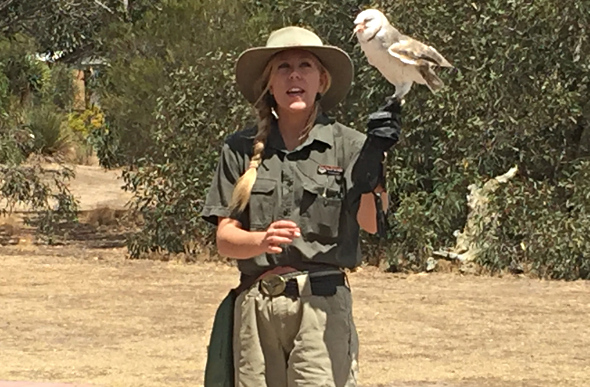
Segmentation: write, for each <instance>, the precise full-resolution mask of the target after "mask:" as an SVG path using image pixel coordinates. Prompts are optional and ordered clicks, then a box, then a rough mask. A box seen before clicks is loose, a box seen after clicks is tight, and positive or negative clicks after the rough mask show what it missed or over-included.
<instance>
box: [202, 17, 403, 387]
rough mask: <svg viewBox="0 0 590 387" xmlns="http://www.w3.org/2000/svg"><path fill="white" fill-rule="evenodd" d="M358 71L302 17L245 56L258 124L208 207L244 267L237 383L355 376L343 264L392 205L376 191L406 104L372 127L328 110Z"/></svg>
mask: <svg viewBox="0 0 590 387" xmlns="http://www.w3.org/2000/svg"><path fill="white" fill-rule="evenodd" d="M352 77H353V66H352V62H351V60H350V58H349V56H348V55H347V54H346V53H345V52H344V51H342V50H340V49H339V48H336V47H332V46H324V45H322V42H321V40H320V38H319V37H318V36H316V35H315V34H314V33H312V32H310V31H308V30H306V29H303V28H298V27H286V28H283V29H280V30H277V31H275V32H273V33H272V34H271V35H270V37H269V39H268V41H267V44H266V47H257V48H252V49H249V50H246V51H245V52H244V53H242V55H241V56H240V58H239V59H238V61H237V64H236V80H237V84H238V87H239V89H240V91H241V92H242V94H243V95H244V96H245V97H246V99H247V100H248V101H249V102H251V103H252V104H253V105H254V107H255V110H256V113H257V118H258V120H257V125H256V126H254V127H252V128H247V129H245V130H242V131H239V132H237V133H235V134H233V135H231V136H229V137H228V138H227V139H226V142H225V144H224V147H223V150H222V152H221V157H220V161H219V165H218V168H217V172H216V175H215V177H214V179H213V183H212V185H211V188H210V190H209V192H208V196H207V199H206V203H205V206H204V210H203V214H202V215H203V217H204V218H205V219H206V220H208V221H210V222H212V223H214V224H216V225H217V234H216V236H217V248H218V251H219V253H220V254H221V255H224V256H227V257H231V258H235V259H237V263H238V268H239V270H240V272H241V285H240V287H239V290H240V291H241V293H240V294H239V295H238V297H237V299H236V302H235V314H234V327H233V332H234V334H233V351H234V357H233V358H234V368H235V384H236V385H237V386H243V387H260V386H277V387H280V386H281V387H282V386H355V385H356V374H357V363H356V360H357V353H358V345H357V334H356V330H355V327H354V323H353V319H352V300H351V295H350V289H349V287H348V285H347V282H346V280H345V275H344V272H343V269H344V268H354V267H356V266H358V265H359V264H360V263H361V255H360V249H359V226H360V227H362V228H363V229H365V230H366V231H368V232H371V233H374V232H376V231H377V228H378V224H377V223H378V222H377V218H378V216H377V215H378V213H380V212H381V213H382V211H383V209H385V208H386V206H387V202H386V200H384V203H383V204H382V205H383V207H384V208H383V209H380V211H377V207H376V203H381V202H380V201H376V200H375V199H374V195H378V193H380V192H382V191H383V187H382V186H383V185H382V184H380V178H381V177H382V161H383V159H384V151H386V150H387V148H389V147H390V146H392V145H393V144H394V143H395V142H396V141H397V136H398V133H399V104H397V103H390V104H389V105H388V108H387V109H386V110H383V111H380V112H377V113H375V114H376V115H375V114H374V115H372V116H371V117H370V123H369V132H368V134H369V136H365V135H364V134H362V133H360V132H357V131H354V130H352V129H349V128H347V127H345V126H343V125H341V124H339V123H337V122H335V121H333V120H331V119H329V118H328V117H327V116H326V115H325V114H324V112H325V111H327V110H328V109H330V108H332V107H334V106H335V105H336V104H337V103H338V102H339V101H340V100H342V99H343V98H344V96H345V95H346V93H347V92H348V90H349V88H350V84H351V81H352ZM392 107H393V108H392ZM372 132H374V133H373V134H375V135H372ZM377 137H380V139H378V138H377ZM372 192H373V193H372ZM377 197H378V196H377Z"/></svg>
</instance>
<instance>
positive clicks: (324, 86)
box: [319, 70, 329, 94]
mask: <svg viewBox="0 0 590 387" xmlns="http://www.w3.org/2000/svg"><path fill="white" fill-rule="evenodd" d="M328 83H329V81H328V75H327V74H326V71H325V70H324V71H322V73H321V74H320V89H319V92H320V93H321V94H326V91H328Z"/></svg>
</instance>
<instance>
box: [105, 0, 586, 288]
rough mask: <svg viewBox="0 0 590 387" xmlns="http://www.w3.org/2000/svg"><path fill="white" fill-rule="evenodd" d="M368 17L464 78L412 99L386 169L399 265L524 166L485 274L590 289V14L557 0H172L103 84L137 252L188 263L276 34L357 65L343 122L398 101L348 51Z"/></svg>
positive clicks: (490, 246)
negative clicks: (381, 18)
mask: <svg viewBox="0 0 590 387" xmlns="http://www.w3.org/2000/svg"><path fill="white" fill-rule="evenodd" d="M369 6H376V7H378V8H380V9H382V10H384V11H386V13H387V15H388V17H389V19H390V21H391V22H392V23H393V24H394V25H395V26H396V27H398V28H399V29H400V30H401V31H402V32H403V33H406V34H408V35H411V36H413V37H415V38H417V39H419V40H422V41H424V42H427V43H429V44H431V45H433V46H435V47H437V48H438V49H439V50H440V51H441V53H442V54H443V55H444V56H445V57H446V58H447V59H449V60H450V61H451V62H452V63H453V64H454V65H455V67H456V69H454V70H451V71H439V73H440V76H441V78H442V79H443V80H444V81H445V83H446V84H447V87H446V88H444V89H443V90H442V91H441V92H439V93H438V94H436V95H432V94H431V93H430V92H429V91H428V90H427V89H426V88H425V87H423V86H414V88H413V90H412V91H411V93H410V94H409V95H408V97H407V104H406V105H405V107H404V124H403V126H404V133H403V138H402V140H401V141H400V143H399V144H398V145H397V146H396V148H395V149H394V150H393V151H392V152H390V156H389V157H390V160H389V182H388V186H389V187H388V188H389V192H390V193H391V194H392V199H393V200H392V208H393V210H394V211H393V212H394V213H393V215H391V219H390V220H391V222H392V223H393V224H394V228H393V229H392V231H391V233H390V235H389V236H388V237H387V240H386V241H385V244H386V245H387V246H388V247H387V249H386V250H387V254H388V255H389V258H390V260H391V261H392V263H393V264H394V265H395V266H396V267H398V268H400V269H403V265H404V262H406V263H405V265H407V267H408V268H410V269H412V270H421V269H422V268H423V267H424V262H425V260H426V259H427V258H428V257H429V255H430V253H431V252H432V250H435V249H440V248H444V247H449V246H451V245H453V244H454V237H453V232H454V231H455V230H458V229H461V228H462V226H463V225H464V223H465V219H466V215H467V212H466V211H467V203H466V194H467V191H468V189H467V187H468V185H469V184H473V183H476V184H477V183H481V182H483V181H485V180H487V179H489V178H491V177H493V176H497V175H500V174H503V173H504V172H505V171H506V170H508V168H510V167H511V166H513V165H515V164H516V165H518V167H519V170H520V171H521V172H520V173H521V175H520V176H519V177H518V179H515V180H513V183H509V184H508V185H507V187H508V188H503V190H501V191H499V192H497V193H496V197H495V198H494V200H493V201H492V202H493V205H495V206H497V208H496V209H497V212H498V213H501V214H504V210H505V208H504V207H507V206H508V207H510V208H509V209H508V214H507V215H506V214H504V215H502V216H498V217H497V219H496V220H495V223H493V224H494V225H495V226H494V227H495V228H493V230H492V229H490V230H489V233H488V235H486V238H489V240H486V241H485V243H486V246H487V247H486V249H484V255H483V257H482V259H481V262H480V263H481V264H483V265H485V266H487V267H489V268H490V269H492V270H503V269H504V268H506V267H507V266H508V265H510V264H511V263H512V262H513V261H514V260H516V261H522V262H523V263H525V264H526V263H530V265H531V269H532V270H535V272H537V273H538V274H539V275H541V276H547V277H555V278H568V279H570V278H578V277H586V276H587V274H585V273H587V266H584V265H587V263H584V262H586V261H587V256H588V245H587V244H585V242H583V241H584V238H583V237H584V235H587V231H588V228H587V224H586V221H585V217H584V216H585V215H586V214H585V212H584V211H582V210H580V209H579V208H581V207H580V206H582V204H583V203H586V202H584V201H582V199H581V198H580V195H581V194H580V192H582V191H576V189H574V188H572V187H574V186H578V185H579V186H584V185H583V181H580V180H583V176H585V174H586V173H587V172H585V171H587V164H585V163H587V160H588V156H590V129H589V128H588V122H589V120H590V113H589V112H590V102H589V98H588V95H589V94H590V90H589V86H590V39H589V38H588V36H589V34H588V25H590V3H588V2H560V1H557V0H543V1H538V2H530V1H525V0H513V1H509V2H505V1H503V2H501V1H496V0H493V1H488V2H485V3H481V2H480V3H473V2H463V1H459V0H450V1H442V0H441V1H438V0H437V1H432V0H428V1H427V0H406V1H403V2H399V1H381V2H377V4H369V2H358V1H351V0H340V1H333V2H316V1H309V0H290V1H286V0H277V1H273V2H259V1H251V0H241V1H224V0H209V1H202V2H190V1H172V0H170V1H163V2H162V3H161V6H160V8H159V9H158V10H157V11H156V10H154V9H150V10H148V11H147V12H146V13H144V14H143V17H142V18H141V19H138V20H136V21H135V22H134V23H131V24H130V23H119V24H113V25H111V27H110V28H109V30H108V39H106V38H105V41H108V49H106V50H105V52H106V55H107V57H108V60H109V63H110V64H111V66H110V67H109V68H108V69H107V70H106V74H104V75H105V76H104V78H103V81H104V84H103V86H102V101H103V105H104V111H105V114H106V121H107V122H108V124H109V126H108V130H103V131H102V132H101V133H99V136H97V138H99V139H100V138H103V137H101V136H102V135H105V137H104V138H108V140H104V141H102V142H100V143H101V144H105V146H108V148H105V149H107V150H106V151H104V152H103V153H102V154H104V155H110V156H109V157H110V159H111V160H113V159H114V157H113V156H114V155H117V156H118V157H119V159H118V160H117V161H118V162H122V163H129V164H132V165H133V166H134V168H133V169H132V170H131V171H132V172H130V173H128V174H127V175H126V179H127V183H128V188H129V189H131V190H133V191H134V192H135V193H136V195H137V203H136V204H137V208H138V209H139V210H140V211H142V213H143V214H144V217H145V219H146V224H145V228H144V230H143V231H142V233H140V234H138V235H136V237H135V238H134V239H133V240H132V241H131V242H130V249H131V252H132V255H134V256H138V255H139V254H140V253H141V252H143V251H147V250H151V249H158V248H163V249H168V250H170V251H182V250H183V248H184V246H186V244H187V241H189V240H190V239H191V238H193V237H194V236H195V235H196V236H197V237H203V236H205V235H207V232H208V231H210V230H209V229H204V228H200V227H202V226H200V224H202V223H199V220H198V218H197V215H198V212H199V209H200V207H199V206H200V203H201V202H202V200H203V199H204V195H205V188H206V186H207V185H208V183H209V176H210V175H211V174H212V171H213V168H214V165H215V162H216V159H217V151H218V150H219V148H220V147H221V142H222V139H223V137H224V136H225V135H226V134H228V133H229V132H231V131H234V130H237V129H240V128H243V127H244V126H245V124H246V122H247V119H246V112H247V110H248V107H247V105H246V103H245V101H244V100H243V98H242V97H240V96H239V95H238V94H237V93H236V91H235V85H234V79H233V65H234V62H235V59H236V56H237V54H238V53H239V52H241V51H242V50H243V49H245V48H247V47H251V46H253V45H263V44H264V39H265V38H266V37H267V36H268V33H269V32H270V31H271V30H273V29H275V28H278V27H281V26H284V25H291V24H294V25H301V26H305V27H308V28H310V29H312V30H314V31H316V32H317V33H318V34H319V35H320V36H321V37H322V38H323V39H324V41H325V42H327V43H329V44H333V45H337V46H339V47H341V48H343V49H345V50H346V51H347V52H349V53H350V54H351V57H352V59H353V61H354V63H355V68H356V76H355V82H354V85H353V88H352V90H351V92H350V94H349V96H348V98H347V100H346V101H345V102H344V103H343V104H342V105H341V106H340V107H339V108H338V109H336V110H335V111H333V112H332V114H333V115H334V116H335V117H336V118H337V119H339V120H340V121H341V122H343V123H345V124H347V125H349V126H351V127H354V128H357V129H358V130H361V131H364V126H365V122H366V117H367V116H368V114H369V113H370V112H371V111H373V110H375V109H377V107H378V106H379V105H381V104H382V102H383V100H384V98H385V96H387V95H390V94H392V93H393V90H394V89H393V86H391V85H389V84H388V83H387V82H386V81H385V80H384V79H383V78H382V77H381V75H380V74H378V72H377V71H376V70H375V69H374V68H372V67H371V66H369V65H368V63H367V61H366V58H365V57H364V55H363V54H362V52H361V50H360V49H359V47H358V44H357V42H356V40H355V39H351V34H352V27H353V26H352V20H353V18H354V16H355V15H356V14H357V13H358V11H360V9H359V7H361V8H367V7H369ZM114 149H116V151H114ZM574 182H575V183H574ZM511 184H512V185H511ZM585 187H586V186H585ZM586 192H587V190H586ZM573 198H576V199H575V200H574V199H573ZM509 203H510V204H509ZM584 205H585V204H584ZM572 206H573V207H572ZM545 209H546V210H545ZM573 209H576V210H573ZM510 214H514V215H510ZM490 227H491V226H490ZM524 230H526V231H524ZM572 236H575V237H576V238H578V239H575V241H574V240H572V239H571V237H572ZM586 239H587V238H586ZM369 240H370V239H369ZM522 246H524V247H522ZM519 249H520V250H519ZM543 249H544V250H545V252H543ZM400 262H402V263H401V264H400Z"/></svg>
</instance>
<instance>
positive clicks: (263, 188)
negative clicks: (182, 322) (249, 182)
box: [252, 179, 277, 194]
mask: <svg viewBox="0 0 590 387" xmlns="http://www.w3.org/2000/svg"><path fill="white" fill-rule="evenodd" d="M276 186H277V182H276V181H275V180H271V179H256V181H255V182H254V185H253V186H252V193H262V194H265V193H271V192H273V191H274V190H275V188H276Z"/></svg>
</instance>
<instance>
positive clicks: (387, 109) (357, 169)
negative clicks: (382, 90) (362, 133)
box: [351, 98, 402, 193]
mask: <svg viewBox="0 0 590 387" xmlns="http://www.w3.org/2000/svg"><path fill="white" fill-rule="evenodd" d="M401 110H402V107H401V103H400V101H399V100H398V99H396V98H391V99H388V100H387V103H386V104H385V105H384V106H382V107H380V108H379V110H377V111H376V112H374V113H371V114H370V115H369V122H368V124H367V139H366V140H365V143H364V144H363V147H362V149H361V152H360V154H359V158H358V160H357V161H356V163H355V165H354V167H353V169H352V176H351V177H352V182H353V184H354V186H355V188H356V189H357V190H359V192H361V193H367V192H372V191H373V190H374V189H375V188H376V187H377V186H378V185H379V184H381V185H382V186H383V187H385V181H384V171H383V160H384V159H385V152H387V150H389V149H390V148H391V147H392V146H394V145H395V144H396V143H397V142H398V140H399V136H400V132H401Z"/></svg>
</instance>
